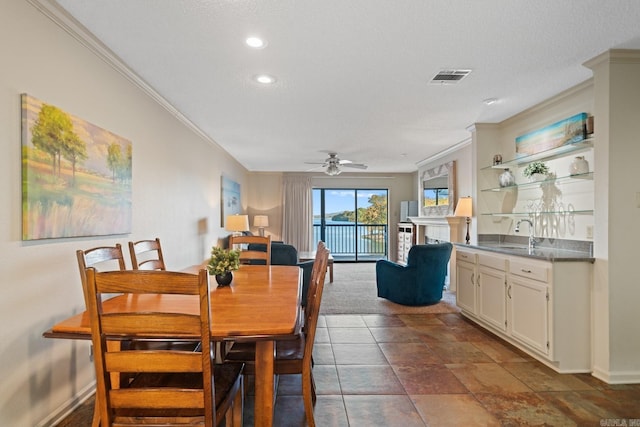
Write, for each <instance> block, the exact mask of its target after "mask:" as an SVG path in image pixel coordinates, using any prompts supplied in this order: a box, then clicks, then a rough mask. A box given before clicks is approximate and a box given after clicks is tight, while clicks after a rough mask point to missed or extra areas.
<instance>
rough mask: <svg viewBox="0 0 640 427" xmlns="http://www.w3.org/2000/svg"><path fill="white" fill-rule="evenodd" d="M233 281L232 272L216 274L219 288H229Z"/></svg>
mask: <svg viewBox="0 0 640 427" xmlns="http://www.w3.org/2000/svg"><path fill="white" fill-rule="evenodd" d="M232 280H233V273H232V272H231V271H227V272H226V273H224V274H216V282H218V286H229V284H230V283H231V281H232Z"/></svg>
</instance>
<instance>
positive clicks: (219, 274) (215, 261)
mask: <svg viewBox="0 0 640 427" xmlns="http://www.w3.org/2000/svg"><path fill="white" fill-rule="evenodd" d="M239 267H240V251H235V250H231V249H223V248H220V247H218V246H214V247H212V248H211V259H210V260H209V264H208V265H207V268H208V269H209V274H211V275H213V276H215V277H216V282H218V285H220V286H227V285H229V284H230V283H231V281H232V280H233V273H232V272H233V271H234V270H237V269H238V268H239Z"/></svg>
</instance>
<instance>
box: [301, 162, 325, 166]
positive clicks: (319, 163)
mask: <svg viewBox="0 0 640 427" xmlns="http://www.w3.org/2000/svg"><path fill="white" fill-rule="evenodd" d="M304 163H305V164H306V165H322V166H326V165H327V162H304Z"/></svg>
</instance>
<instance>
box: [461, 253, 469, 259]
mask: <svg viewBox="0 0 640 427" xmlns="http://www.w3.org/2000/svg"><path fill="white" fill-rule="evenodd" d="M460 258H464V259H467V258H469V257H468V256H466V255H465V254H460Z"/></svg>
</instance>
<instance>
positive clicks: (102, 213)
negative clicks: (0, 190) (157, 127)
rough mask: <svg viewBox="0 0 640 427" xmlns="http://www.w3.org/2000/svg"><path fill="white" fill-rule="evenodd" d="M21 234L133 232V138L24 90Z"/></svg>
mask: <svg viewBox="0 0 640 427" xmlns="http://www.w3.org/2000/svg"><path fill="white" fill-rule="evenodd" d="M21 101H22V239H23V240H38V239H55V238H66V237H81V236H105V235H112V234H126V233H130V232H131V185H132V182H131V178H132V146H131V142H130V141H128V140H126V139H124V138H122V137H120V136H118V135H116V134H114V133H112V132H109V131H108V130H105V129H102V128H100V127H98V126H96V125H94V124H91V123H89V122H87V121H85V120H83V119H81V118H78V117H75V116H73V115H71V114H69V113H67V112H65V111H64V110H62V109H60V108H59V107H56V106H54V105H51V104H48V103H45V102H43V101H40V100H38V99H36V98H34V97H32V96H29V95H27V94H23V95H22V96H21Z"/></svg>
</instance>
